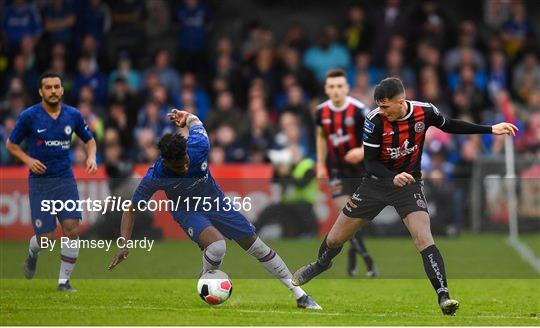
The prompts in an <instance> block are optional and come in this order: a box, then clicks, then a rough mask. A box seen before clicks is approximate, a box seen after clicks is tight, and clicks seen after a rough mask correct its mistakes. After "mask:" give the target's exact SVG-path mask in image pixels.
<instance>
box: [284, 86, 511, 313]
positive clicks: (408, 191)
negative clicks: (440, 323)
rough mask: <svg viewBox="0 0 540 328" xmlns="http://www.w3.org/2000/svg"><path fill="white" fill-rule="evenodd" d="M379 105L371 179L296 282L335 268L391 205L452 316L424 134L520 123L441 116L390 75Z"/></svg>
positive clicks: (368, 152) (506, 130)
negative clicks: (434, 228) (433, 220)
mask: <svg viewBox="0 0 540 328" xmlns="http://www.w3.org/2000/svg"><path fill="white" fill-rule="evenodd" d="M374 98H375V102H376V103H377V105H378V106H379V107H378V108H376V109H375V110H373V111H372V112H370V113H369V114H368V115H367V116H366V120H365V123H364V138H363V139H364V146H365V147H364V155H365V157H364V164H365V167H366V171H367V173H368V174H369V175H370V176H369V177H367V178H365V179H363V181H362V183H361V184H360V186H359V187H358V189H357V190H356V192H355V193H354V194H353V196H352V197H351V200H350V201H349V202H348V203H347V204H346V205H345V207H344V208H343V211H342V212H341V213H340V215H339V217H338V218H337V220H336V222H335V223H334V225H333V226H332V229H331V230H330V232H329V233H328V235H327V236H326V238H325V241H324V242H323V243H322V245H321V247H320V249H319V256H318V258H317V261H315V262H313V263H310V264H308V265H306V266H304V267H302V268H301V269H300V270H298V271H297V272H296V273H295V274H294V275H293V284H296V285H302V284H304V283H306V282H308V281H309V280H311V279H313V278H314V277H316V276H317V275H319V274H320V273H322V272H323V271H325V270H327V269H328V268H329V267H330V266H331V263H332V262H331V261H332V259H333V258H334V257H335V256H336V255H337V254H339V252H340V251H341V248H342V245H343V244H344V243H345V242H346V241H347V240H349V239H350V237H351V236H352V235H354V234H355V233H356V232H357V231H358V230H360V229H361V228H362V227H363V226H364V225H365V224H366V223H367V222H369V221H370V220H372V219H373V218H374V217H375V216H377V214H379V212H380V211H381V210H382V209H383V208H384V207H386V206H387V205H392V206H394V207H395V208H396V210H397V212H398V213H399V215H400V216H401V218H402V219H403V222H404V223H405V226H406V227H407V229H408V230H409V232H410V234H411V236H412V238H413V241H414V245H415V246H416V248H417V249H418V251H419V252H420V254H421V255H422V260H423V262H424V270H425V271H426V274H427V276H428V278H429V280H430V281H431V284H432V285H433V288H434V289H435V291H436V292H437V297H438V302H439V306H440V308H441V310H442V312H443V313H444V314H447V315H453V314H454V313H455V312H456V310H457V309H458V307H459V303H458V301H456V300H453V299H451V298H450V294H449V290H448V285H447V283H446V272H445V268H444V262H443V258H442V255H441V253H440V252H439V250H438V249H437V246H435V242H434V240H433V236H432V234H431V229H430V221H429V215H428V210H427V203H426V199H425V196H424V191H423V188H422V185H423V182H422V180H421V172H420V160H421V156H422V148H423V145H424V136H425V132H426V130H427V129H428V128H429V127H430V126H435V127H437V128H439V129H441V130H442V131H444V132H448V133H459V134H476V133H486V134H487V133H492V134H495V135H503V134H509V135H514V136H515V132H516V131H517V128H516V126H515V125H513V124H510V123H499V124H496V125H493V126H485V125H478V124H473V123H468V122H465V121H461V120H456V119H448V118H445V117H444V116H442V115H441V113H440V112H439V111H438V110H437V108H436V107H435V106H433V105H432V104H427V103H421V102H416V101H408V100H405V89H404V87H403V84H402V82H401V80H399V79H398V78H394V77H391V78H386V79H384V80H382V81H381V83H379V84H378V85H377V86H376V88H375V93H374Z"/></svg>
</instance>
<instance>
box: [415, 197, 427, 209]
mask: <svg viewBox="0 0 540 328" xmlns="http://www.w3.org/2000/svg"><path fill="white" fill-rule="evenodd" d="M416 205H418V207H420V208H426V207H427V205H426V202H424V200H423V199H419V200H417V201H416Z"/></svg>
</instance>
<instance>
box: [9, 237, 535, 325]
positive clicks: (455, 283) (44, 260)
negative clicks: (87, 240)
mask: <svg viewBox="0 0 540 328" xmlns="http://www.w3.org/2000/svg"><path fill="white" fill-rule="evenodd" d="M539 238H540V237H539V236H538V235H530V236H526V237H524V240H525V242H526V243H527V244H529V245H530V246H532V247H533V248H534V249H535V251H536V252H538V250H539V248H540V247H539V246H540V243H539V241H540V239H539ZM504 239H505V236H504V235H474V236H473V235H464V236H462V237H459V238H455V239H445V238H439V239H438V245H439V248H440V249H441V252H442V253H443V255H444V257H445V262H446V267H447V272H448V276H449V277H450V279H449V285H450V289H451V293H452V296H453V297H455V298H457V299H458V300H459V301H460V304H461V308H460V310H459V311H458V314H457V316H455V317H446V316H443V315H442V314H441V312H440V310H439V308H438V306H437V304H436V296H435V294H434V292H433V290H432V287H431V285H430V283H429V281H428V280H427V279H426V278H425V274H424V272H423V267H422V261H421V258H420V256H419V255H418V253H417V252H416V250H414V247H413V246H412V242H411V241H410V240H409V238H368V239H367V242H366V244H367V246H368V248H369V249H370V251H371V252H372V254H373V256H374V258H375V261H376V263H377V265H378V268H379V271H380V273H381V276H380V277H379V278H377V279H367V278H365V277H363V276H362V277H359V278H354V279H351V278H347V277H346V276H345V256H343V255H341V256H339V257H338V259H337V261H336V262H335V265H334V267H333V268H332V269H331V270H330V271H329V272H326V273H324V274H323V275H322V276H321V277H320V279H316V280H314V281H312V282H310V283H309V284H307V285H306V286H305V290H306V291H307V292H308V293H309V294H310V295H312V296H313V297H314V298H315V299H316V300H317V301H318V302H319V304H321V306H323V308H324V310H323V311H306V310H302V309H297V308H296V303H295V301H294V299H293V297H292V295H291V294H290V293H289V292H288V291H287V290H286V289H285V288H283V287H282V286H281V284H280V283H279V282H278V281H276V280H275V279H268V278H269V275H268V274H267V273H266V272H265V270H264V269H263V268H262V266H260V265H259V264H258V263H257V261H256V260H254V259H252V258H251V257H249V256H247V255H245V254H244V252H243V251H242V250H241V249H240V248H239V247H237V246H235V245H234V244H233V243H230V242H229V243H228V251H227V255H226V257H225V262H224V265H223V267H222V269H223V270H224V271H225V272H227V273H228V274H229V275H230V277H231V279H232V281H233V285H234V291H233V295H232V297H231V298H230V299H229V300H228V301H227V302H226V303H224V304H222V305H220V306H217V307H210V306H208V305H206V304H205V303H203V302H202V301H201V300H200V299H199V297H198V295H197V292H196V288H195V286H196V279H194V277H196V276H197V274H198V271H199V270H200V252H198V251H197V248H196V247H195V246H194V245H193V244H192V243H190V242H170V241H169V242H161V243H159V244H157V245H155V247H154V248H155V249H154V250H152V252H145V251H139V250H138V251H133V252H132V253H131V254H130V257H129V258H128V260H127V261H126V262H125V263H122V264H121V265H120V266H119V267H118V270H117V271H116V270H115V272H112V273H109V272H107V271H106V266H107V264H108V262H109V260H110V258H111V257H112V256H113V254H114V253H113V251H111V252H108V253H107V252H105V251H103V250H88V249H84V250H82V251H81V255H80V260H79V263H78V264H77V268H76V271H75V272H74V275H73V279H72V284H73V286H74V287H75V288H77V289H78V292H77V293H74V294H65V293H59V292H57V291H56V290H55V288H56V276H57V273H58V266H59V261H58V254H57V253H58V252H57V251H55V252H51V254H46V253H43V254H41V255H40V259H39V262H38V272H37V274H36V279H34V280H24V279H20V277H22V271H21V264H22V261H23V260H24V256H25V254H26V247H27V245H26V243H8V242H2V243H0V260H1V262H0V263H1V267H0V273H1V277H2V279H1V280H0V324H2V325H311V326H320V325H369V326H374V325H460V326H467V325H478V326H483V325H498V326H501V325H502V326H505V325H527V326H539V325H540V280H539V277H538V274H536V273H535V272H534V271H533V270H532V269H531V268H530V267H529V266H528V265H527V264H526V263H525V262H523V261H522V260H521V259H520V258H519V255H518V254H517V253H515V252H514V251H513V250H512V249H511V248H510V247H509V246H507V245H506V243H505V241H504ZM319 243H320V240H315V239H314V240H310V239H308V240H285V241H279V242H272V243H270V244H271V245H272V246H273V247H274V248H275V249H276V250H277V251H278V252H279V253H280V255H281V256H282V257H283V258H284V259H285V261H286V262H287V263H288V265H289V267H290V268H291V270H292V271H294V270H296V269H297V268H298V267H300V266H301V265H303V264H305V263H307V262H308V261H309V260H311V259H313V258H314V256H315V253H316V251H317V247H318V244H319ZM537 254H538V253H537Z"/></svg>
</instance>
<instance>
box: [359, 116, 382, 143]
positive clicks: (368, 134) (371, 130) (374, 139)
mask: <svg viewBox="0 0 540 328" xmlns="http://www.w3.org/2000/svg"><path fill="white" fill-rule="evenodd" d="M369 117H370V116H369V115H368V117H366V119H365V120H364V137H363V140H364V146H368V147H372V148H379V147H381V139H382V127H381V125H382V122H381V118H380V117H379V115H374V116H372V117H371V118H369Z"/></svg>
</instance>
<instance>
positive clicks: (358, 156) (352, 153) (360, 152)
mask: <svg viewBox="0 0 540 328" xmlns="http://www.w3.org/2000/svg"><path fill="white" fill-rule="evenodd" d="M363 160H364V148H362V147H358V148H353V149H351V150H349V151H348V152H347V154H345V162H347V163H349V164H358V163H360V162H361V161H363Z"/></svg>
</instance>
